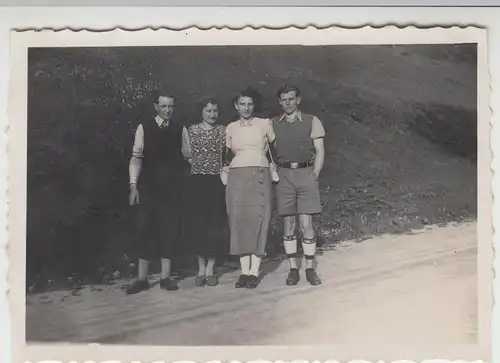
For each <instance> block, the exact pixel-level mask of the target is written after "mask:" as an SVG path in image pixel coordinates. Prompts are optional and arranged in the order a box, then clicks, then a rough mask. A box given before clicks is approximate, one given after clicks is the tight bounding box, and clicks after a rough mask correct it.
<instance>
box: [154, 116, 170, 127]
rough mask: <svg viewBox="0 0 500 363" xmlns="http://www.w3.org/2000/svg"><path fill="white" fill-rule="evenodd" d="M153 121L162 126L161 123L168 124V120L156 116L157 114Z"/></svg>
mask: <svg viewBox="0 0 500 363" xmlns="http://www.w3.org/2000/svg"><path fill="white" fill-rule="evenodd" d="M155 121H156V124H157V125H158V126H163V125H164V126H168V125H170V121H167V120H164V119H162V118H161V117H160V116H158V115H157V116H156V117H155Z"/></svg>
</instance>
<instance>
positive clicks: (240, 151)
mask: <svg viewBox="0 0 500 363" xmlns="http://www.w3.org/2000/svg"><path fill="white" fill-rule="evenodd" d="M274 139H275V135H274V131H273V126H272V122H271V120H270V119H264V118H258V117H253V118H252V119H250V120H242V119H240V120H236V121H233V122H231V123H230V124H229V125H228V126H227V128H226V146H227V148H229V149H231V150H232V152H233V153H234V154H235V156H234V158H233V160H232V161H231V165H230V167H231V168H241V167H249V166H257V167H269V161H268V159H267V157H266V153H267V150H268V148H267V142H269V143H272V142H273V141H274Z"/></svg>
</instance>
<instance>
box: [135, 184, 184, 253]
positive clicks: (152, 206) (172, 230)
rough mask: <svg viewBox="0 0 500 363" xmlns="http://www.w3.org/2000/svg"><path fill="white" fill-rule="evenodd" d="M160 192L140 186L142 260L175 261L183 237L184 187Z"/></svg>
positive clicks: (140, 243)
mask: <svg viewBox="0 0 500 363" xmlns="http://www.w3.org/2000/svg"><path fill="white" fill-rule="evenodd" d="M166 185H168V187H165V188H156V187H150V188H148V187H147V186H143V187H142V188H141V186H140V185H139V198H140V200H139V202H140V203H139V205H138V206H137V208H138V209H137V217H138V219H137V222H138V225H137V227H138V230H137V231H138V238H137V243H138V256H139V258H141V259H144V260H148V261H152V260H156V259H160V258H172V257H173V255H174V254H175V252H176V251H177V250H176V248H177V247H178V245H179V244H180V240H181V237H182V217H183V209H184V208H183V193H182V188H181V183H180V182H177V181H174V182H170V183H166Z"/></svg>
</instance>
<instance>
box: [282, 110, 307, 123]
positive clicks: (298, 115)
mask: <svg viewBox="0 0 500 363" xmlns="http://www.w3.org/2000/svg"><path fill="white" fill-rule="evenodd" d="M292 115H293V119H292V120H293V121H295V120H299V121H303V120H302V112H300V110H299V109H297V110H295V112H294V114H292ZM287 118H288V119H290V117H287V114H286V113H283V114H282V115H281V117H280V119H279V121H280V122H281V121H283V120H285V119H287Z"/></svg>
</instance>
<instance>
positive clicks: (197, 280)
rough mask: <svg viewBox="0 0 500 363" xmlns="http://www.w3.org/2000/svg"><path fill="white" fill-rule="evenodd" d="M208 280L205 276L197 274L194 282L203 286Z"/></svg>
mask: <svg viewBox="0 0 500 363" xmlns="http://www.w3.org/2000/svg"><path fill="white" fill-rule="evenodd" d="M206 282H207V280H206V278H205V276H197V277H196V278H195V279H194V284H195V285H196V286H203V285H205V283H206Z"/></svg>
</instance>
